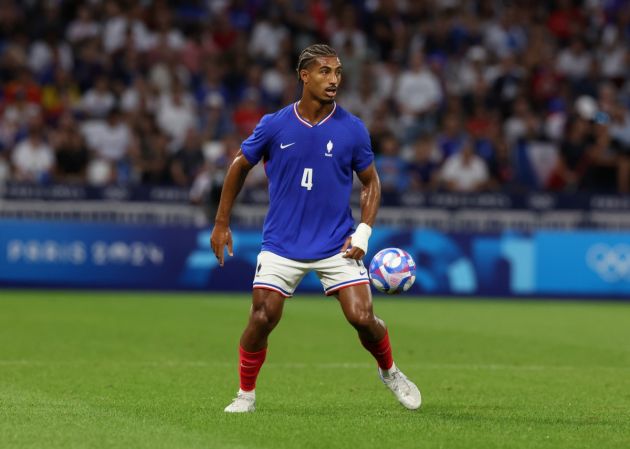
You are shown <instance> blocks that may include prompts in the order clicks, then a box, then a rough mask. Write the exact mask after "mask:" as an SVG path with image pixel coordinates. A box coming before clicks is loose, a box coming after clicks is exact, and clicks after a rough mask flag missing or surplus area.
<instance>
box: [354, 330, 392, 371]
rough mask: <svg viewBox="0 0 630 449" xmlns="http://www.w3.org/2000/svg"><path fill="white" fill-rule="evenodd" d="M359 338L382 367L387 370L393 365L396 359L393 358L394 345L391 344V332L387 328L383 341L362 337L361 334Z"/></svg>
mask: <svg viewBox="0 0 630 449" xmlns="http://www.w3.org/2000/svg"><path fill="white" fill-rule="evenodd" d="M359 339H360V340H361V344H362V345H363V347H364V348H365V349H367V350H368V351H370V353H371V354H372V355H373V356H374V358H375V359H376V362H377V363H378V366H379V367H380V368H381V369H383V370H386V369H390V368H391V367H392V365H393V364H394V359H393V358H392V347H391V345H390V344H389V333H388V332H387V330H386V331H385V336H384V337H383V338H382V339H381V341H369V340H365V339H363V338H361V336H359Z"/></svg>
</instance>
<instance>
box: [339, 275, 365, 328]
mask: <svg viewBox="0 0 630 449" xmlns="http://www.w3.org/2000/svg"><path fill="white" fill-rule="evenodd" d="M334 295H335V298H337V300H338V301H339V304H340V305H341V310H342V311H343V314H344V315H345V317H346V319H347V320H348V321H350V322H351V323H356V324H369V323H370V322H371V321H372V320H374V310H373V307H372V292H371V291H370V286H369V285H366V284H361V285H353V286H350V287H347V288H343V289H340V290H338V291H336V292H335V293H334Z"/></svg>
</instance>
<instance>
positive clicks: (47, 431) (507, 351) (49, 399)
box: [0, 290, 630, 449]
mask: <svg viewBox="0 0 630 449" xmlns="http://www.w3.org/2000/svg"><path fill="white" fill-rule="evenodd" d="M248 309H249V296H248V295H211V294H207V295H202V294H160V293H111V292H102V293H93V292H49V291H41V292H30V291H29V292H17V291H12V290H4V291H0V448H3V449H14V448H17V449H21V448H34V449H35V448H37V449H40V448H45V449H55V448H60V449H61V448H63V449H71V448H130V449H142V448H147V449H148V448H151V449H159V448H212V449H223V448H232V449H247V448H268V449H282V448H286V449H300V448H325V449H330V448H344V449H347V448H352V449H363V448H379V449H382V448H389V449H397V448H449V449H451V448H483V449H489V448H528V449H529V448H550V449H551V448H553V449H556V448H571V449H576V448H589V449H590V448H597V449H608V448H623V449H627V448H629V447H630V304H621V303H616V304H615V303H606V302H601V303H588V302H554V301H509V300H508V301H481V300H470V299H467V300H456V299H449V298H443V299H439V298H435V299H427V298H423V299H422V300H413V298H411V297H405V296H403V297H399V298H386V297H383V296H378V297H376V299H375V310H376V312H377V314H378V315H379V316H381V317H382V318H383V319H385V320H386V322H387V323H388V325H389V328H390V336H391V339H392V345H393V349H394V357H395V359H396V361H397V364H398V365H399V366H400V367H401V368H402V370H403V371H404V372H405V373H406V374H408V375H409V377H410V378H412V379H413V380H414V381H416V382H417V384H418V385H419V387H420V389H421V390H422V393H423V399H424V403H423V406H422V408H421V409H420V410H419V411H416V412H411V411H408V410H405V409H403V408H402V407H401V406H400V405H399V404H398V403H397V402H396V401H395V398H394V397H393V395H391V393H390V392H389V391H388V390H386V388H385V387H384V386H383V385H382V384H381V383H380V381H379V380H378V378H377V375H376V365H375V363H374V362H373V360H372V359H371V357H370V355H369V354H368V353H367V352H365V351H364V350H363V348H362V347H361V346H360V344H359V342H358V339H357V337H356V335H355V333H354V331H353V330H352V329H351V328H350V326H349V325H347V324H346V323H345V321H344V319H343V317H342V314H341V310H340V308H339V306H338V305H337V304H336V302H335V301H334V300H332V299H326V298H323V297H308V296H305V295H298V296H297V297H295V298H294V299H292V300H290V301H289V302H288V303H287V305H286V307H285V313H284V318H283V320H282V321H281V323H280V325H279V327H278V328H277V329H276V331H275V332H274V333H273V334H272V336H271V339H270V348H269V353H268V358H267V363H266V364H265V366H264V367H263V370H262V372H261V375H260V377H259V380H258V387H257V399H258V401H257V407H258V409H257V411H256V412H255V413H254V414H250V415H227V414H225V413H223V408H224V407H225V406H226V405H227V404H228V403H229V402H230V400H231V399H232V397H233V394H234V393H235V391H236V389H237V386H238V384H237V376H236V356H237V341H238V338H239V335H240V332H241V330H242V328H243V326H244V324H245V320H246V315H247V313H248Z"/></svg>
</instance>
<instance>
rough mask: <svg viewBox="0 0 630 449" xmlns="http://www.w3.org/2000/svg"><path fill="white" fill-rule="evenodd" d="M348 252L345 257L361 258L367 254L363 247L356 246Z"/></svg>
mask: <svg viewBox="0 0 630 449" xmlns="http://www.w3.org/2000/svg"><path fill="white" fill-rule="evenodd" d="M346 254H347V255H346V256H345V257H348V258H349V259H354V260H361V259H363V256H364V255H365V253H364V252H363V250H362V249H361V248H356V247H355V248H352V249H351V250H350V251H348V252H347V253H346Z"/></svg>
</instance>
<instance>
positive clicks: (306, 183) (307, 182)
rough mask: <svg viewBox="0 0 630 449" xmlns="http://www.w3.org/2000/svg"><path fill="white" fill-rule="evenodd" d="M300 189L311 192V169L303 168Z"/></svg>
mask: <svg viewBox="0 0 630 449" xmlns="http://www.w3.org/2000/svg"><path fill="white" fill-rule="evenodd" d="M301 186H302V187H306V190H311V189H312V188H313V169H312V168H305V169H304V173H302V184H301Z"/></svg>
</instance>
